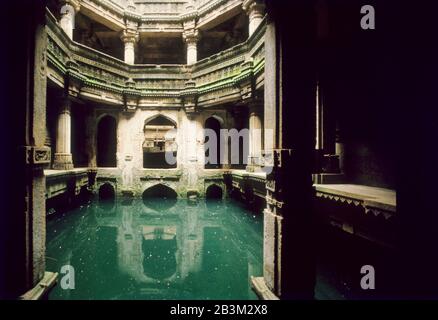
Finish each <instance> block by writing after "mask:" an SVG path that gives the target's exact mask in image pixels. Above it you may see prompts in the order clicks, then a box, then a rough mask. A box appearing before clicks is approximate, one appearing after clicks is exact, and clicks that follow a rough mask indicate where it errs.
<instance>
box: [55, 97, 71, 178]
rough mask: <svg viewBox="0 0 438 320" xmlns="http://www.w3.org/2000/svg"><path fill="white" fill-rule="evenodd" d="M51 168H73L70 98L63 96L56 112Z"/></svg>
mask: <svg viewBox="0 0 438 320" xmlns="http://www.w3.org/2000/svg"><path fill="white" fill-rule="evenodd" d="M53 169H56V170H69V169H73V158H72V154H71V100H70V99H69V98H68V97H64V98H63V100H62V102H61V107H60V110H59V114H58V128H57V131H56V152H55V161H54V163H53Z"/></svg>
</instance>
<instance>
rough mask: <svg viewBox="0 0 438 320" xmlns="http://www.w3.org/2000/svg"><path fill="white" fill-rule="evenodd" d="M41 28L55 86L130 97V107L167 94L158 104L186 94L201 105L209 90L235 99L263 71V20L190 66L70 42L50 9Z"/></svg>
mask: <svg viewBox="0 0 438 320" xmlns="http://www.w3.org/2000/svg"><path fill="white" fill-rule="evenodd" d="M47 33H48V47H47V51H48V64H49V75H48V76H49V78H50V79H51V80H52V81H54V82H55V83H57V84H58V85H59V86H63V87H65V86H69V88H68V89H69V92H70V93H71V94H73V95H74V94H77V95H78V96H82V97H83V98H87V97H89V98H93V99H101V100H105V99H106V98H108V97H110V98H111V99H112V103H113V104H120V105H122V104H125V106H126V103H127V100H131V101H134V102H132V104H133V105H134V106H135V105H141V104H142V99H146V98H151V99H161V100H163V99H164V100H165V99H168V102H167V104H166V102H165V103H164V104H163V106H166V105H168V106H180V105H181V104H183V103H184V99H185V97H187V95H190V96H194V97H195V98H196V99H195V100H197V101H199V106H201V107H202V106H203V105H207V104H208V103H211V99H209V98H208V99H207V98H206V99H203V96H204V95H210V96H211V95H213V96H214V100H215V103H219V102H221V98H222V96H227V97H228V98H229V96H230V92H232V97H233V99H235V100H238V99H241V98H242V97H243V96H246V95H248V94H251V92H252V91H253V90H254V89H255V87H254V83H255V82H257V81H256V79H257V77H260V75H262V74H263V71H264V33H265V23H262V25H261V26H260V27H259V28H258V29H257V30H256V32H255V33H254V34H253V35H252V36H251V37H250V38H249V39H248V40H247V41H246V42H244V43H242V44H239V45H237V46H235V47H233V48H230V49H227V50H225V51H222V52H220V53H218V54H215V55H213V56H211V57H208V58H206V59H203V60H201V61H198V62H197V63H196V64H194V65H192V66H187V65H128V64H126V63H125V62H123V61H121V60H119V59H117V58H114V57H111V56H109V55H107V54H105V53H102V52H99V51H97V50H94V49H91V48H89V47H86V46H84V45H82V44H79V43H76V42H74V41H72V40H71V39H70V38H68V37H67V35H66V34H65V33H64V31H63V30H62V29H61V28H60V27H59V25H58V23H57V21H56V19H55V18H54V17H53V16H52V15H51V14H50V12H48V13H47ZM188 83H189V84H190V89H189V90H188V89H187V88H188V87H187V84H188ZM224 90H225V91H227V90H228V92H225V91H224ZM221 92H222V93H221ZM169 99H171V100H169ZM128 104H129V103H128Z"/></svg>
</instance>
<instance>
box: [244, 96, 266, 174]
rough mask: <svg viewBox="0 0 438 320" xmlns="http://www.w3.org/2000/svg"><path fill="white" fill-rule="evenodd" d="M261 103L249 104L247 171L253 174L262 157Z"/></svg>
mask: <svg viewBox="0 0 438 320" xmlns="http://www.w3.org/2000/svg"><path fill="white" fill-rule="evenodd" d="M261 113H262V103H261V102H260V101H254V102H251V103H250V104H249V156H248V166H247V168H246V169H247V171H251V172H254V171H256V170H257V168H259V167H260V165H261V162H260V160H261V155H262V126H263V124H262V118H261Z"/></svg>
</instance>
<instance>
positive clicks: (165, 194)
mask: <svg viewBox="0 0 438 320" xmlns="http://www.w3.org/2000/svg"><path fill="white" fill-rule="evenodd" d="M142 197H143V199H145V198H166V199H176V198H178V194H177V193H176V191H175V190H174V189H173V188H171V187H170V186H168V185H166V184H163V183H157V184H155V185H153V186H151V187H149V188H147V189H145V190H144V191H143V195H142Z"/></svg>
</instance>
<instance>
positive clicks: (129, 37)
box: [121, 30, 139, 64]
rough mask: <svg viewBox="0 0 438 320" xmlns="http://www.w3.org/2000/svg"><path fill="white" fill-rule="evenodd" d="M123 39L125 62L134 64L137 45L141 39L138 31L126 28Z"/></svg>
mask: <svg viewBox="0 0 438 320" xmlns="http://www.w3.org/2000/svg"><path fill="white" fill-rule="evenodd" d="M121 39H122V41H123V43H124V44H125V62H126V63H127V64H134V63H135V45H136V43H137V42H138V39H139V36H138V33H137V32H136V31H133V30H124V31H123V34H122V36H121Z"/></svg>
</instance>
